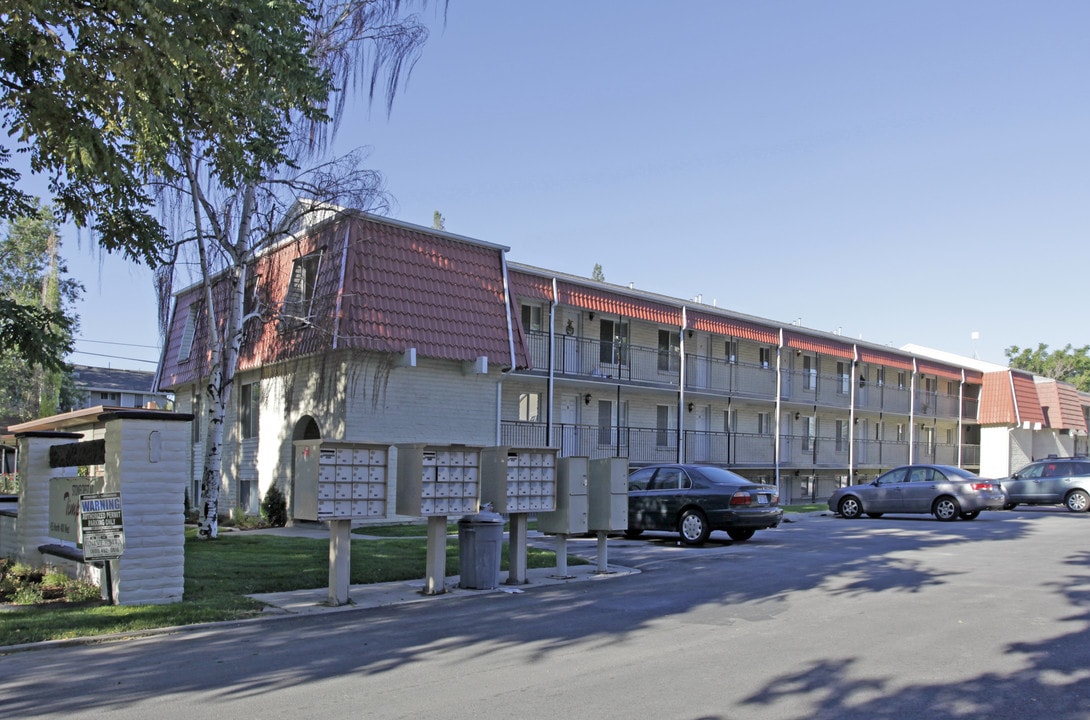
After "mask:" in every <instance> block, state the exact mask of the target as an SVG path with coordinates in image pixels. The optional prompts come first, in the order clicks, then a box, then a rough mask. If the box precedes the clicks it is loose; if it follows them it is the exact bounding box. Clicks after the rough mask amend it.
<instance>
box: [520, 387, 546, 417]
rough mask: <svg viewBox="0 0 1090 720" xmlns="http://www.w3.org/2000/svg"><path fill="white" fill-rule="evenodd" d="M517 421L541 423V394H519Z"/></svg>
mask: <svg viewBox="0 0 1090 720" xmlns="http://www.w3.org/2000/svg"><path fill="white" fill-rule="evenodd" d="M519 421H520V422H541V393H519Z"/></svg>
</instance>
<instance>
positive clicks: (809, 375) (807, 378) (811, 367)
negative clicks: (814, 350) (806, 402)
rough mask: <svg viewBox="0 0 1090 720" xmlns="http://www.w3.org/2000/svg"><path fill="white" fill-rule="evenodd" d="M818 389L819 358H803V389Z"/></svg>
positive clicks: (808, 356)
mask: <svg viewBox="0 0 1090 720" xmlns="http://www.w3.org/2000/svg"><path fill="white" fill-rule="evenodd" d="M815 388H817V358H816V357H814V356H813V355H803V356H802V389H803V390H814V389H815Z"/></svg>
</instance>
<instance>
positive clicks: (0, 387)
mask: <svg viewBox="0 0 1090 720" xmlns="http://www.w3.org/2000/svg"><path fill="white" fill-rule="evenodd" d="M32 203H33V204H32V207H33V208H34V210H35V214H34V215H33V216H30V217H23V218H17V219H16V220H14V221H12V222H10V223H8V224H7V225H6V235H5V236H4V238H3V239H2V240H0V306H2V307H4V308H6V311H5V317H11V316H13V315H14V316H16V317H18V318H20V320H19V321H17V322H12V323H11V324H10V325H8V324H6V323H5V324H4V326H3V328H2V330H0V337H2V338H3V344H2V346H0V415H2V416H3V417H5V418H8V419H11V420H31V419H33V418H36V417H40V416H42V415H51V414H54V413H56V412H57V411H58V410H60V409H68V408H67V407H65V406H66V405H67V404H68V402H69V401H70V397H69V395H70V393H71V382H70V380H69V381H68V382H66V380H65V378H67V377H68V374H67V372H66V368H65V366H64V365H63V364H61V363H57V362H54V360H55V359H56V358H59V357H64V356H65V355H66V354H67V353H68V352H70V350H71V347H72V334H73V333H74V332H75V330H76V327H77V318H76V315H75V311H74V310H73V308H74V306H75V303H76V301H77V300H78V299H79V296H80V294H81V293H82V291H83V288H82V287H81V286H80V285H79V283H77V282H76V281H75V280H72V279H70V278H65V277H64V275H65V273H66V272H67V268H66V267H65V265H64V262H63V261H62V259H61V257H60V235H59V233H58V227H57V221H56V219H55V218H54V216H53V213H52V211H51V210H50V209H49V208H48V207H41V206H40V204H39V203H38V201H37V200H34V201H32ZM62 390H64V391H65V393H66V394H65V395H64V396H62Z"/></svg>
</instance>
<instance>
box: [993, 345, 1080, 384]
mask: <svg viewBox="0 0 1090 720" xmlns="http://www.w3.org/2000/svg"><path fill="white" fill-rule="evenodd" d="M1004 352H1005V353H1006V355H1007V359H1008V364H1009V365H1010V367H1012V368H1015V369H1018V370H1026V371H1028V372H1032V373H1034V374H1035V375H1041V376H1043V377H1048V378H1052V379H1053V380H1059V381H1061V382H1066V383H1071V384H1072V385H1074V386H1075V387H1077V388H1078V389H1079V390H1082V391H1083V392H1090V345H1083V346H1082V347H1080V348H1076V347H1072V345H1071V343H1068V344H1067V345H1066V346H1065V347H1064V348H1063V350H1057V351H1053V352H1049V351H1048V345H1046V344H1044V343H1038V344H1037V349H1036V350H1030V349H1029V348H1020V347H1018V346H1017V345H1012V346H1011V347H1009V348H1007V349H1006V350H1005V351H1004Z"/></svg>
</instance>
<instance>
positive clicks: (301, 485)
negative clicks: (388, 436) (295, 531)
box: [293, 440, 388, 520]
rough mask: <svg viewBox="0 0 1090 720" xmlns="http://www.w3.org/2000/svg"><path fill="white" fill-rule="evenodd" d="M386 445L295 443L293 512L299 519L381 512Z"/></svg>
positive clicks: (384, 494) (383, 512)
mask: <svg viewBox="0 0 1090 720" xmlns="http://www.w3.org/2000/svg"><path fill="white" fill-rule="evenodd" d="M387 468H388V451H387V448H386V446H385V445H361V444H356V443H329V442H322V441H321V440H299V441H296V443H295V497H294V499H293V502H294V515H295V517H296V518H298V519H300V520H351V519H354V518H384V517H386V498H387V489H388V474H387Z"/></svg>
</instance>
